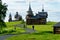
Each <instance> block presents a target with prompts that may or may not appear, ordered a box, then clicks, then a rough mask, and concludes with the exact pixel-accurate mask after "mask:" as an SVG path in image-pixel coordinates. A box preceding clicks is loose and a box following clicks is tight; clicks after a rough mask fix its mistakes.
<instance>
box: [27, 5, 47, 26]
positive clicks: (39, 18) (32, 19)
mask: <svg viewBox="0 0 60 40" xmlns="http://www.w3.org/2000/svg"><path fill="white" fill-rule="evenodd" d="M27 13H28V14H27V15H26V24H27V25H39V24H46V23H47V16H48V14H47V12H44V8H42V12H38V14H36V15H35V16H34V14H33V11H32V9H31V5H30V4H29V10H28V11H27Z"/></svg>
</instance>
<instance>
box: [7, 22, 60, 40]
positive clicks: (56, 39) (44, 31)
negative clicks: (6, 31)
mask: <svg viewBox="0 0 60 40" xmlns="http://www.w3.org/2000/svg"><path fill="white" fill-rule="evenodd" d="M54 24H56V22H48V23H47V24H46V25H34V26H35V30H37V32H36V33H31V34H22V35H17V36H13V37H10V38H8V39H7V40H60V34H53V25H54ZM27 27H28V28H32V25H27Z"/></svg>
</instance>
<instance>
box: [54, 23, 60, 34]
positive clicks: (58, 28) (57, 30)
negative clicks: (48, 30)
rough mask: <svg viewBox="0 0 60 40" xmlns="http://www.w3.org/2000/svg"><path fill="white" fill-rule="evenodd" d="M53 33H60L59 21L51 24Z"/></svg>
mask: <svg viewBox="0 0 60 40" xmlns="http://www.w3.org/2000/svg"><path fill="white" fill-rule="evenodd" d="M53 31H54V34H60V22H59V23H57V24H55V25H54V26H53Z"/></svg>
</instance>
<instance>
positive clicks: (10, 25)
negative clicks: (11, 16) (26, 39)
mask: <svg viewBox="0 0 60 40" xmlns="http://www.w3.org/2000/svg"><path fill="white" fill-rule="evenodd" d="M18 24H22V21H16V22H6V27H4V28H2V30H0V35H5V34H19V33H22V32H25V30H24V29H23V28H20V27H18V26H16V27H15V25H18ZM15 28H16V29H15Z"/></svg>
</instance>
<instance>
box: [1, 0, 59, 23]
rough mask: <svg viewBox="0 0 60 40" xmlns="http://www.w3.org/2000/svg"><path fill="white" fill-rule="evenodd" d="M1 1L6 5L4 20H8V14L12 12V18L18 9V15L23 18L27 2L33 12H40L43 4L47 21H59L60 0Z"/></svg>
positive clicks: (26, 9) (27, 6)
mask: <svg viewBox="0 0 60 40" xmlns="http://www.w3.org/2000/svg"><path fill="white" fill-rule="evenodd" d="M2 2H3V3H6V4H7V5H8V11H7V14H6V15H7V16H6V18H5V21H6V22H7V21H8V17H9V14H10V13H11V14H12V17H13V19H14V15H15V14H16V12H17V11H18V12H19V14H20V15H22V17H23V19H24V20H25V17H26V14H27V11H28V8H29V3H30V4H31V8H32V11H33V13H34V14H36V13H38V11H40V12H41V10H42V5H44V9H45V11H46V12H48V18H47V20H48V21H60V19H59V16H60V14H59V13H60V0H2ZM58 19H59V20H58Z"/></svg>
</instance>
